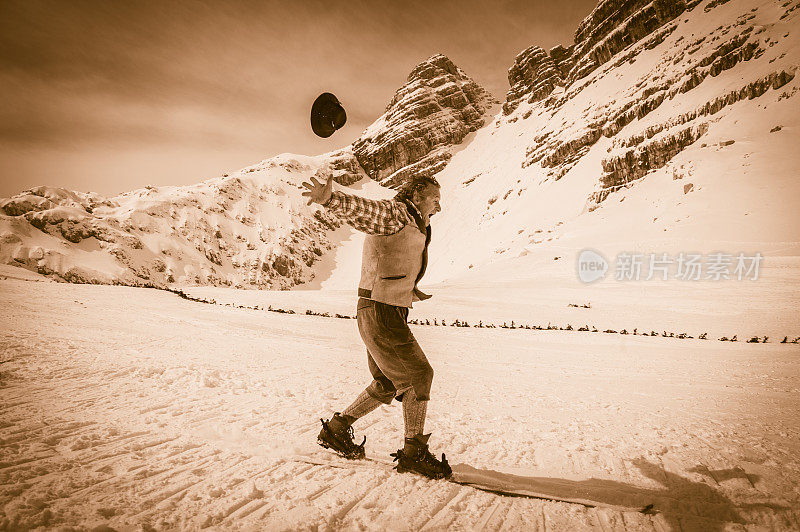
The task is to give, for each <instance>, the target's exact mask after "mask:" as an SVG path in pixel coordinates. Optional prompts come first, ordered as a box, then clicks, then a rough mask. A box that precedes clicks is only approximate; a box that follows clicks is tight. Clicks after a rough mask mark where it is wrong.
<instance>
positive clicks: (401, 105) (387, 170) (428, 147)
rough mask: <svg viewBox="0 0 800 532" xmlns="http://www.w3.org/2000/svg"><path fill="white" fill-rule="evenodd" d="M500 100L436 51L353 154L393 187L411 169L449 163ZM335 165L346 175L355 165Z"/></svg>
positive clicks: (435, 167) (416, 171) (432, 169)
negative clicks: (461, 144) (464, 140)
mask: <svg viewBox="0 0 800 532" xmlns="http://www.w3.org/2000/svg"><path fill="white" fill-rule="evenodd" d="M497 103H499V102H497V101H496V100H495V99H494V98H493V97H492V96H491V95H490V94H489V93H488V92H486V90H484V89H483V88H482V87H480V86H479V85H478V84H477V83H475V81H473V80H472V79H471V78H469V77H468V76H467V75H466V74H465V73H464V72H463V71H462V70H461V69H460V68H458V67H457V66H456V65H454V64H453V62H452V61H450V59H448V58H447V57H445V56H444V55H441V54H436V55H434V56H432V57H430V58H429V59H427V60H425V61H423V62H422V63H420V64H419V65H417V66H416V67H415V68H414V69H413V70H412V71H411V73H410V74H409V75H408V81H407V83H406V84H404V85H403V86H402V87H400V88H399V89H398V90H397V92H396V93H395V95H394V97H393V98H392V99H391V101H390V102H389V104H388V105H387V106H386V112H385V113H384V114H383V115H382V116H381V117H379V118H378V120H376V121H375V123H373V124H372V125H371V126H369V127H368V128H367V129H366V130H365V131H364V133H363V134H362V135H361V136H360V137H359V138H358V139H357V140H356V141H355V142H353V144H352V147H351V150H352V153H353V157H354V158H355V160H356V161H357V163H358V165H359V166H360V167H361V168H362V169H363V171H364V172H365V173H366V174H367V175H368V176H369V177H371V178H372V179H374V180H376V181H378V182H380V183H381V184H383V185H385V186H389V187H397V186H398V185H400V184H401V183H402V182H404V180H406V179H407V178H408V177H409V176H410V175H412V174H424V175H433V174H434V173H436V172H438V171H439V170H441V169H442V168H443V167H444V165H445V164H447V161H448V160H449V159H450V156H451V153H450V148H452V147H453V146H456V145H458V144H460V143H461V141H462V140H463V139H464V137H465V136H466V135H467V134H469V133H471V132H473V131H475V130H477V129H478V128H480V127H481V126H483V125H484V123H485V121H486V115H487V112H488V111H489V109H490V108H491V107H492V106H493V105H495V104H497ZM332 166H333V170H334V172H339V174H340V175H342V176H346V175H347V174H349V173H352V172H353V168H355V167H354V163H353V161H352V159H351V160H349V161H346V160H344V159H342V160H341V161H339V162H338V163H334V164H333V165H332ZM348 168H349V169H348ZM344 179H348V178H347V177H344Z"/></svg>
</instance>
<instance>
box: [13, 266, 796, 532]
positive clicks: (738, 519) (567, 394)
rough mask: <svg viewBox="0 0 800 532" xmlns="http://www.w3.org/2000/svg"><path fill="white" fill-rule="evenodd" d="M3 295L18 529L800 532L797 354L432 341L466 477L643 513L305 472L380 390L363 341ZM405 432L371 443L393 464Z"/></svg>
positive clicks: (114, 305) (33, 282) (239, 313)
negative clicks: (319, 438)
mask: <svg viewBox="0 0 800 532" xmlns="http://www.w3.org/2000/svg"><path fill="white" fill-rule="evenodd" d="M17 272H21V273H17ZM0 273H2V274H3V276H2V279H0V305H2V308H3V309H4V310H3V313H2V315H1V317H0V330H2V334H0V403H2V405H3V408H2V414H1V415H0V449H1V451H0V528H4V529H25V528H36V527H43V528H48V529H58V528H69V527H75V528H78V529H82V528H86V529H91V528H93V527H97V526H107V527H112V528H113V529H116V530H152V529H159V530H160V529H199V528H205V527H210V528H215V529H245V530H297V529H301V530H305V529H313V530H326V529H344V530H365V529H370V530H375V529H389V530H408V529H412V530H416V529H421V528H425V529H434V530H436V529H445V528H447V529H470V530H478V529H487V530H499V529H524V530H537V529H538V530H581V529H603V530H653V529H655V530H723V529H728V530H742V529H747V530H756V529H776V530H789V529H797V528H800V510H799V508H800V490H799V489H798V484H800V460H799V457H800V452H798V451H800V414H798V409H797V398H798V393H799V392H800V384H798V383H800V380H798V378H800V347H798V345H793V344H779V343H768V344H745V343H742V342H739V343H730V342H717V341H705V342H704V341H701V340H677V339H672V338H661V337H641V336H622V335H618V334H590V333H580V332H577V331H534V330H514V331H511V330H506V329H499V328H498V329H476V328H456V327H423V326H412V327H413V330H414V332H415V334H416V336H417V338H418V340H419V342H420V344H421V345H422V346H423V348H424V349H425V351H426V352H427V354H428V357H429V359H430V360H431V363H432V365H433V367H434V370H435V372H436V374H435V377H434V388H433V393H432V401H431V403H430V416H429V420H428V424H427V427H426V429H427V430H429V431H432V432H433V437H432V439H431V447H432V450H433V451H434V452H436V451H439V452H441V451H445V452H447V454H448V458H449V460H450V462H451V463H452V464H453V465H454V469H455V470H456V471H459V470H465V468H469V467H471V468H476V469H478V470H482V471H484V472H485V473H486V474H487V475H493V474H499V473H507V474H514V475H518V476H521V477H525V478H523V479H522V481H523V482H524V481H525V479H526V478H527V479H529V480H530V481H531V482H533V481H534V479H533V478H532V477H538V481H540V482H545V481H547V480H548V479H550V480H549V482H550V484H551V485H553V482H552V481H553V480H560V483H559V484H560V485H566V486H572V487H580V488H581V489H582V490H583V492H584V493H587V494H589V495H591V496H592V497H594V498H595V499H597V500H598V502H600V503H604V504H608V505H615V504H625V505H639V504H641V503H645V502H652V503H653V504H655V507H656V509H658V510H660V513H657V514H655V515H646V514H641V513H636V512H620V511H616V510H612V509H608V508H586V507H583V506H579V505H574V504H567V503H558V502H549V501H542V500H532V499H522V498H507V497H500V496H497V495H494V494H490V493H485V492H480V491H476V490H474V489H472V488H469V487H462V486H457V485H454V484H451V483H447V482H444V481H430V480H427V479H424V478H421V477H417V476H414V475H410V474H398V473H394V472H392V471H391V470H389V469H388V468H384V467H382V466H369V465H367V466H364V465H361V466H353V467H345V468H332V467H326V466H317V465H311V464H308V463H304V462H301V461H300V459H303V458H305V459H308V458H315V459H327V458H329V457H330V455H329V454H328V453H327V452H326V451H324V450H321V449H319V448H318V447H317V446H316V443H315V440H316V435H317V432H318V430H319V418H320V417H326V418H327V417H329V416H330V415H331V413H332V412H333V411H334V410H340V409H342V408H344V407H345V406H346V405H347V403H348V402H349V400H350V399H351V398H352V397H353V396H354V395H355V394H357V393H358V392H359V391H360V390H361V389H362V388H363V386H365V385H366V384H367V382H368V381H369V374H368V372H367V369H366V363H365V353H364V348H363V345H362V343H361V340H360V338H359V336H358V332H357V329H356V323H355V321H354V320H350V319H336V318H326V317H319V316H306V315H299V314H294V315H290V314H279V313H274V312H267V311H263V310H247V309H240V308H234V307H227V306H224V305H210V304H203V303H196V302H192V301H187V300H184V299H181V298H179V297H177V296H176V295H174V294H171V293H168V292H164V291H156V290H150V289H141V288H129V287H115V286H92V285H68V284H59V283H53V282H49V281H45V280H42V279H39V278H37V276H36V275H34V274H30V273H29V272H25V271H24V270H17V269H13V268H9V267H6V268H5V269H4V270H3V271H2V272H0ZM25 277H27V278H28V280H24V279H23V278H25ZM296 293H297V294H303V293H302V292H296ZM284 294H285V293H284ZM305 297H308V293H307V292H306V296H305ZM353 307H355V301H353ZM416 310H417V309H414V310H413V311H412V317H413V316H414V312H416ZM354 313H355V309H354V308H353V309H352V314H354ZM401 427H402V413H401V410H400V407H399V403H396V405H393V406H391V407H381V409H379V410H378V411H376V412H374V413H373V414H372V415H371V416H369V417H367V418H364V419H362V420H360V421H359V422H357V424H356V426H355V429H356V434H357V437H360V436H361V435H366V436H367V451H368V453H369V454H370V455H373V456H376V457H380V458H384V459H385V458H388V454H389V453H390V452H392V451H394V450H395V449H396V448H397V447H398V446H399V445H400V437H401ZM493 472H497V473H493ZM591 479H594V480H591ZM75 528H69V529H75ZM106 530H108V529H107V528H106Z"/></svg>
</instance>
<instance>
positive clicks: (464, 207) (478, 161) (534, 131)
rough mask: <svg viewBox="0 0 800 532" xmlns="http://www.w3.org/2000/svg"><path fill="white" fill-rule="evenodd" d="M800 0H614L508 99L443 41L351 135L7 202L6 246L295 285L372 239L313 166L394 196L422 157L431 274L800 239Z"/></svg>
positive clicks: (50, 260) (84, 275) (239, 281)
mask: <svg viewBox="0 0 800 532" xmlns="http://www.w3.org/2000/svg"><path fill="white" fill-rule="evenodd" d="M799 6H800V1H799V0H789V1H785V2H775V1H769V0H729V1H725V0H705V1H698V0H690V1H688V2H687V1H683V0H656V1H653V2H647V1H643V0H629V1H624V0H603V1H601V2H599V3H598V5H597V7H596V8H595V9H594V10H593V11H592V12H591V13H590V14H589V15H588V16H587V17H586V18H585V19H584V20H583V22H581V24H580V25H579V27H578V28H577V30H576V32H575V39H574V42H573V43H571V44H569V45H568V46H557V47H555V48H552V49H550V50H549V51H545V50H543V49H541V48H539V47H537V46H531V47H530V48H528V49H526V50H524V51H523V52H521V53H520V54H519V56H518V57H517V58H516V60H515V61H514V63H513V65H512V66H511V68H510V69H509V84H510V89H509V91H508V94H507V96H506V101H505V102H504V103H503V105H502V106H499V105H496V104H499V102H496V101H495V100H494V99H493V97H492V96H490V95H489V94H487V93H486V91H485V90H483V89H482V88H480V87H479V86H478V85H477V84H476V83H475V82H474V81H473V80H471V79H470V78H469V77H468V76H466V74H465V73H464V72H462V71H461V70H460V69H458V67H456V66H455V65H454V64H453V63H452V62H451V61H450V60H449V59H448V58H446V57H444V56H442V55H438V54H437V55H434V56H433V57H431V58H429V59H428V60H426V61H424V62H423V63H421V64H420V65H418V66H417V67H415V68H414V69H413V70H412V72H411V74H410V75H409V78H408V82H407V83H406V84H405V85H404V86H403V87H401V88H400V89H398V91H397V93H396V95H395V96H394V98H392V100H391V101H390V102H389V105H388V106H387V110H386V112H385V113H384V114H383V115H382V116H381V117H379V118H378V120H376V122H375V123H373V124H372V125H371V126H369V127H368V128H367V129H366V130H365V131H364V133H363V134H362V135H361V137H360V138H359V139H357V140H356V141H355V142H353V143H352V144H351V145H350V146H347V147H345V148H343V149H341V150H338V151H334V152H331V153H328V154H324V155H320V156H316V157H305V156H296V155H290V154H283V155H280V156H277V157H275V158H272V159H268V160H265V161H263V162H261V163H259V164H256V165H254V166H252V167H248V168H245V169H243V170H240V171H239V172H235V173H232V174H231V175H229V176H224V177H220V178H216V179H212V180H209V181H205V182H203V183H200V184H198V185H195V186H190V187H161V188H160V189H159V190H155V189H142V190H138V191H134V192H129V193H126V194H122V195H120V196H117V197H114V198H101V197H98V196H97V195H94V194H82V193H76V192H70V191H66V190H61V189H49V188H38V189H34V190H31V191H26V192H24V193H22V194H20V195H17V196H15V197H13V198H10V199H7V200H4V201H2V203H0V209H2V212H3V215H2V216H0V260H2V261H3V262H6V263H11V264H17V265H23V266H25V267H27V268H29V269H33V270H38V271H40V272H43V273H49V274H53V275H57V276H59V277H61V278H64V279H67V280H70V281H76V282H120V283H126V284H137V283H153V284H166V283H170V282H176V283H182V284H214V285H231V286H242V287H250V286H259V287H267V288H286V287H290V286H294V285H297V284H301V283H308V281H310V280H312V279H317V281H319V279H320V278H327V277H330V276H332V275H333V274H334V273H336V272H335V270H336V268H337V264H338V265H341V264H348V265H350V264H351V263H352V262H353V261H357V259H356V258H351V259H352V260H351V259H348V258H347V257H344V256H343V253H344V251H345V250H346V253H345V254H349V255H353V257H357V253H359V252H360V250H359V249H358V246H356V245H347V246H344V247H343V246H342V243H343V242H350V243H351V244H352V242H353V238H352V230H350V229H349V228H347V227H344V226H341V227H340V224H339V222H338V221H336V220H334V219H333V218H331V217H329V216H328V215H326V214H325V213H324V212H320V210H319V209H318V208H317V207H307V206H306V205H305V202H304V201H303V198H302V197H301V196H300V183H301V182H302V181H303V180H304V179H306V178H308V177H309V176H311V175H317V176H320V177H325V176H327V175H331V174H332V175H334V177H335V179H336V181H337V182H338V183H340V185H342V186H343V187H353V188H355V189H356V193H364V194H366V195H370V196H373V197H386V196H387V195H391V191H390V190H384V189H382V187H380V186H379V184H381V185H385V186H396V185H397V184H398V183H400V182H402V181H403V180H404V179H407V178H408V176H409V175H411V174H413V173H419V172H422V173H426V174H428V175H435V176H436V178H437V179H438V180H439V182H440V183H441V184H442V187H443V189H442V198H443V199H442V203H443V212H442V213H440V214H438V215H437V216H436V218H435V219H434V242H433V244H432V248H431V265H430V270H429V274H428V276H427V277H426V280H430V281H444V280H447V279H454V278H459V277H460V278H462V279H465V280H466V279H483V280H487V281H498V280H505V279H508V278H509V277H510V276H513V277H514V278H523V277H525V276H526V275H528V274H529V272H531V271H533V270H538V271H542V268H553V264H554V263H553V259H554V258H556V257H563V256H564V255H565V254H567V253H569V254H570V255H571V254H572V253H573V252H574V251H575V250H579V249H582V248H584V247H602V249H603V251H606V252H613V251H620V250H628V251H634V250H635V249H639V248H641V247H642V246H647V247H648V249H646V250H644V251H653V252H671V251H678V250H683V251H701V252H702V251H712V250H724V251H727V252H739V251H747V252H753V251H760V252H763V253H767V254H769V253H780V254H783V255H797V254H798V251H799V250H800V245H798V241H800V238H798V224H797V223H796V220H797V215H796V212H797V209H798V207H799V206H798V204H797V198H798V197H800V194H798V188H799V186H800V185H798V180H797V175H798V169H800V157H799V156H798V155H797V152H796V149H795V148H794V146H795V144H796V141H797V127H798V125H799V124H798V110H797V109H798V106H797V99H796V93H797V91H798V87H800V80H798V79H797V78H796V77H795V73H796V70H797V67H798V64H800V48H799V47H798V44H800V42H799V41H798V38H799V37H798V32H797V29H796V28H797V23H798V18H797V17H798V13H800V9H798V7H799ZM333 256H335V257H336V258H335V260H332V259H331V257H333ZM564 262H565V261H561V262H560V263H559V264H560V265H561V266H559V267H560V268H561V269H562V270H563V271H561V270H559V272H556V273H559V274H564V275H567V274H569V275H572V276H573V277H574V275H573V274H574V266H573V265H572V264H569V265H567V264H564ZM350 269H353V268H350ZM567 270H569V271H567ZM348 275H350V276H351V277H353V278H355V277H354V276H355V275H357V272H353V273H350V274H348Z"/></svg>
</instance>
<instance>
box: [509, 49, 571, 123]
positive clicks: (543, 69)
mask: <svg viewBox="0 0 800 532" xmlns="http://www.w3.org/2000/svg"><path fill="white" fill-rule="evenodd" d="M554 50H556V53H555V58H554V57H552V56H551V55H550V54H548V53H547V52H545V51H544V50H543V49H541V48H539V47H538V46H531V47H530V48H527V49H525V50H523V51H522V52H521V53H520V54H519V55H517V57H516V59H515V60H514V65H513V66H512V67H511V68H510V69H509V70H508V84H509V85H510V86H511V88H510V89H509V90H508V94H507V95H506V103H504V104H503V113H504V114H509V113H511V112H512V111H513V110H514V109H516V108H517V106H518V105H519V103H520V101H521V100H522V99H525V100H526V101H527V102H528V103H533V102H537V101H539V100H543V99H545V98H547V97H548V96H549V95H550V93H552V92H553V90H554V89H555V88H556V86H558V85H564V77H563V74H562V70H561V68H565V67H566V65H567V64H568V59H569V53H568V52H567V50H566V49H564V48H563V47H556V48H554ZM559 66H561V68H559Z"/></svg>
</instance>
